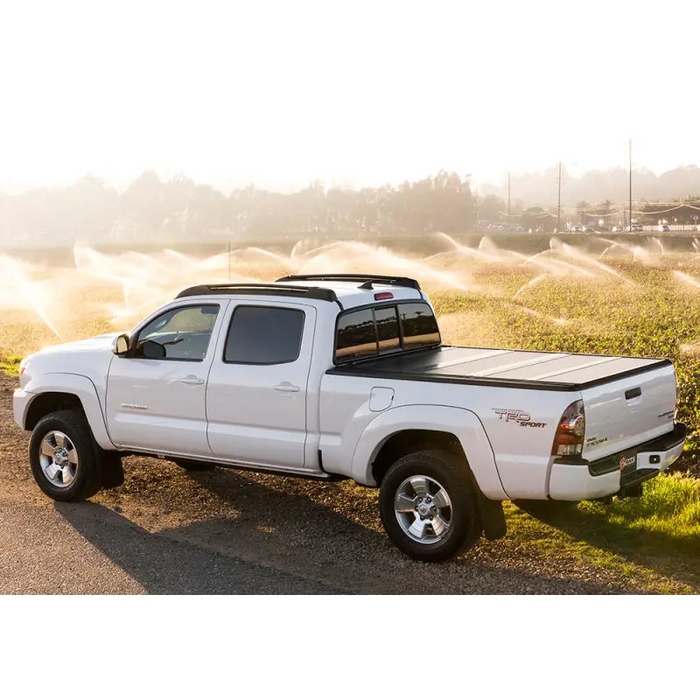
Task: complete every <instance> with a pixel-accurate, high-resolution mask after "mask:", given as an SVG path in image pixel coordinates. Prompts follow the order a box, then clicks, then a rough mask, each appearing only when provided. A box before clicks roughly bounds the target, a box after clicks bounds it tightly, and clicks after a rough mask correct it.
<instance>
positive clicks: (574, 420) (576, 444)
mask: <svg viewBox="0 0 700 700" xmlns="http://www.w3.org/2000/svg"><path fill="white" fill-rule="evenodd" d="M585 434H586V414H585V412H584V410H583V401H574V402H573V403H572V404H571V405H570V406H569V407H568V408H567V409H566V411H564V413H562V416H561V418H560V419H559V425H558V426H557V434H556V435H555V436H554V444H553V445H552V454H553V455H556V456H558V457H561V456H564V455H580V454H581V452H582V451H583V438H584V435H585Z"/></svg>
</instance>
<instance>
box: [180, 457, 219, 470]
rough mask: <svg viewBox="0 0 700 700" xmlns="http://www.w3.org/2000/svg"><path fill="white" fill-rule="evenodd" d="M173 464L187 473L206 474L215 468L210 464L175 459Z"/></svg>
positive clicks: (194, 460) (193, 460)
mask: <svg viewBox="0 0 700 700" xmlns="http://www.w3.org/2000/svg"><path fill="white" fill-rule="evenodd" d="M173 462H175V464H177V466H178V467H182V468H183V469H186V470H187V471H188V472H206V471H209V470H210V469H214V468H215V467H216V465H215V464H212V463H211V462H198V461H197V460H196V459H177V460H173Z"/></svg>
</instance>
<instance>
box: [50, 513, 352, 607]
mask: <svg viewBox="0 0 700 700" xmlns="http://www.w3.org/2000/svg"><path fill="white" fill-rule="evenodd" d="M54 506H55V508H56V510H57V511H58V513H60V515H61V516H62V517H63V518H64V520H66V521H67V522H68V523H69V524H70V525H71V526H72V527H73V528H74V529H75V531H76V532H77V533H78V534H80V535H81V536H82V537H83V538H84V539H85V540H87V541H88V542H89V543H90V544H92V545H93V546H94V547H95V548H96V549H97V550H98V551H100V552H102V554H104V555H105V556H106V557H107V558H108V559H110V560H111V561H112V562H113V563H114V564H116V565H117V566H118V567H119V568H120V569H121V570H122V571H124V572H125V573H126V574H128V575H129V576H130V577H131V578H132V579H134V580H135V581H137V582H138V583H140V584H141V585H142V586H143V588H144V589H145V591H146V592H148V593H153V594H166V595H190V594H215V595H221V594H261V593H269V594H280V593H298V594H311V593H339V592H341V593H342V592H344V591H342V590H339V589H338V588H331V587H327V586H324V585H323V584H321V583H318V582H315V581H312V580H308V579H306V578H303V577H299V576H295V575H293V574H289V573H286V572H281V571H277V570H274V569H270V568H269V567H264V566H260V565H257V564H254V563H249V562H246V561H243V560H240V559H232V558H230V557H226V556H224V555H222V554H220V553H219V552H217V551H212V550H211V549H209V548H207V547H201V546H197V545H194V546H193V545H192V544H190V543H188V542H187V541H184V540H182V539H180V538H178V537H173V536H170V534H171V533H168V532H164V533H162V532H161V533H152V532H149V531H148V530H146V529H144V528H142V527H140V526H139V525H137V524H135V523H134V522H133V521H131V520H129V519H128V518H126V517H124V516H123V515H120V514H118V513H116V512H115V511H113V510H111V509H109V508H106V507H105V506H102V505H99V504H96V503H91V502H89V501H88V502H85V503H55V504H54ZM174 534H175V535H177V532H175V533H174Z"/></svg>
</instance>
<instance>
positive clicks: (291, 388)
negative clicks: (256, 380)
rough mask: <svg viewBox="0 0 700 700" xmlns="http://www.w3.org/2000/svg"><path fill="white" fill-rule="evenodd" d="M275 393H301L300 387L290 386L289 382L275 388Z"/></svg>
mask: <svg viewBox="0 0 700 700" xmlns="http://www.w3.org/2000/svg"><path fill="white" fill-rule="evenodd" d="M274 389H275V391H286V392H290V393H296V392H297V391H299V387H298V386H294V384H290V383H289V382H282V384H278V385H277V386H276V387H274Z"/></svg>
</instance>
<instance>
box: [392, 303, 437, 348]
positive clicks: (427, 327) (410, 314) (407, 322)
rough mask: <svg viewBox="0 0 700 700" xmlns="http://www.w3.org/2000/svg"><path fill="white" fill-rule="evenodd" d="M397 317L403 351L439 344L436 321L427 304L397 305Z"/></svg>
mask: <svg viewBox="0 0 700 700" xmlns="http://www.w3.org/2000/svg"><path fill="white" fill-rule="evenodd" d="M399 317H400V319H401V335H402V337H403V347H404V349H405V350H411V349H414V348H420V347H422V346H423V345H435V344H436V343H439V342H440V331H439V329H438V325H437V319H436V318H435V315H434V314H433V312H432V310H431V308H430V307H429V306H428V305H427V304H422V303H420V302H418V303H408V304H399Z"/></svg>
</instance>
